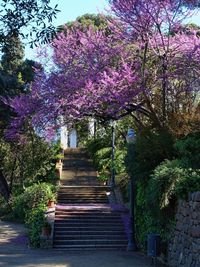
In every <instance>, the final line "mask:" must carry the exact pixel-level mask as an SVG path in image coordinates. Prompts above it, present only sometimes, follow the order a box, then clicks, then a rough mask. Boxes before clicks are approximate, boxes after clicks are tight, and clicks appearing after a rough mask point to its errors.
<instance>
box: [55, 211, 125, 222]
mask: <svg viewBox="0 0 200 267" xmlns="http://www.w3.org/2000/svg"><path fill="white" fill-rule="evenodd" d="M55 214H56V218H66V219H68V218H69V219H78V220H81V219H96V220H101V219H109V220H112V221H113V222H114V221H115V220H121V217H120V216H119V215H115V216H114V215H102V214H100V215H99V214H98V215H96V216H94V215H92V214H88V215H87V214H86V215H85V214H82V215H79V214H76V215H74V214H67V213H60V212H56V213H55Z"/></svg>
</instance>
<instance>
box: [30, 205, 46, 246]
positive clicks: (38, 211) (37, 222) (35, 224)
mask: <svg viewBox="0 0 200 267" xmlns="http://www.w3.org/2000/svg"><path fill="white" fill-rule="evenodd" d="M45 210H46V206H45V205H44V204H39V205H38V206H37V208H34V209H32V210H30V211H29V212H27V214H26V218H25V223H26V225H27V226H28V228H29V241H30V245H31V246H32V247H34V248H39V247H40V234H41V232H42V227H43V225H44V222H45V216H44V213H45Z"/></svg>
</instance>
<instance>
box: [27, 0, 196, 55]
mask: <svg viewBox="0 0 200 267" xmlns="http://www.w3.org/2000/svg"><path fill="white" fill-rule="evenodd" d="M56 4H58V7H57V8H58V9H60V10H61V12H59V13H58V14H57V18H56V19H55V20H54V22H53V23H54V25H55V26H59V25H63V24H64V23H66V22H68V21H73V20H75V19H76V18H77V17H78V16H81V15H83V14H86V13H90V14H93V13H94V14H96V13H99V12H103V11H104V10H105V9H106V8H108V0H51V6H55V5H56ZM187 22H193V23H196V24H198V25H200V13H199V14H197V15H196V16H194V17H193V18H191V19H189V20H188V21H187ZM26 57H27V58H33V59H34V53H33V50H32V49H30V48H28V47H27V48H26Z"/></svg>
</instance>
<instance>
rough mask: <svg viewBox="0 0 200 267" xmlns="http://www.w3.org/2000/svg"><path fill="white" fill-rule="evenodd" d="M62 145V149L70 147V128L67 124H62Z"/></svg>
mask: <svg viewBox="0 0 200 267" xmlns="http://www.w3.org/2000/svg"><path fill="white" fill-rule="evenodd" d="M60 145H61V148H62V149H64V150H65V149H67V148H68V130H67V126H62V127H61V131H60Z"/></svg>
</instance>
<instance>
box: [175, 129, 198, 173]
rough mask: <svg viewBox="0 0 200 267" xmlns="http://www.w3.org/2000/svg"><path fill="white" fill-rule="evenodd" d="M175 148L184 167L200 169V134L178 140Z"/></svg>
mask: <svg viewBox="0 0 200 267" xmlns="http://www.w3.org/2000/svg"><path fill="white" fill-rule="evenodd" d="M175 148H176V150H177V152H178V154H179V158H180V159H181V162H182V165H183V166H184V167H186V168H193V169H200V153H199V151H200V132H197V133H193V134H190V135H188V136H186V137H185V138H183V139H180V140H178V141H177V142H176V143H175Z"/></svg>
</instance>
